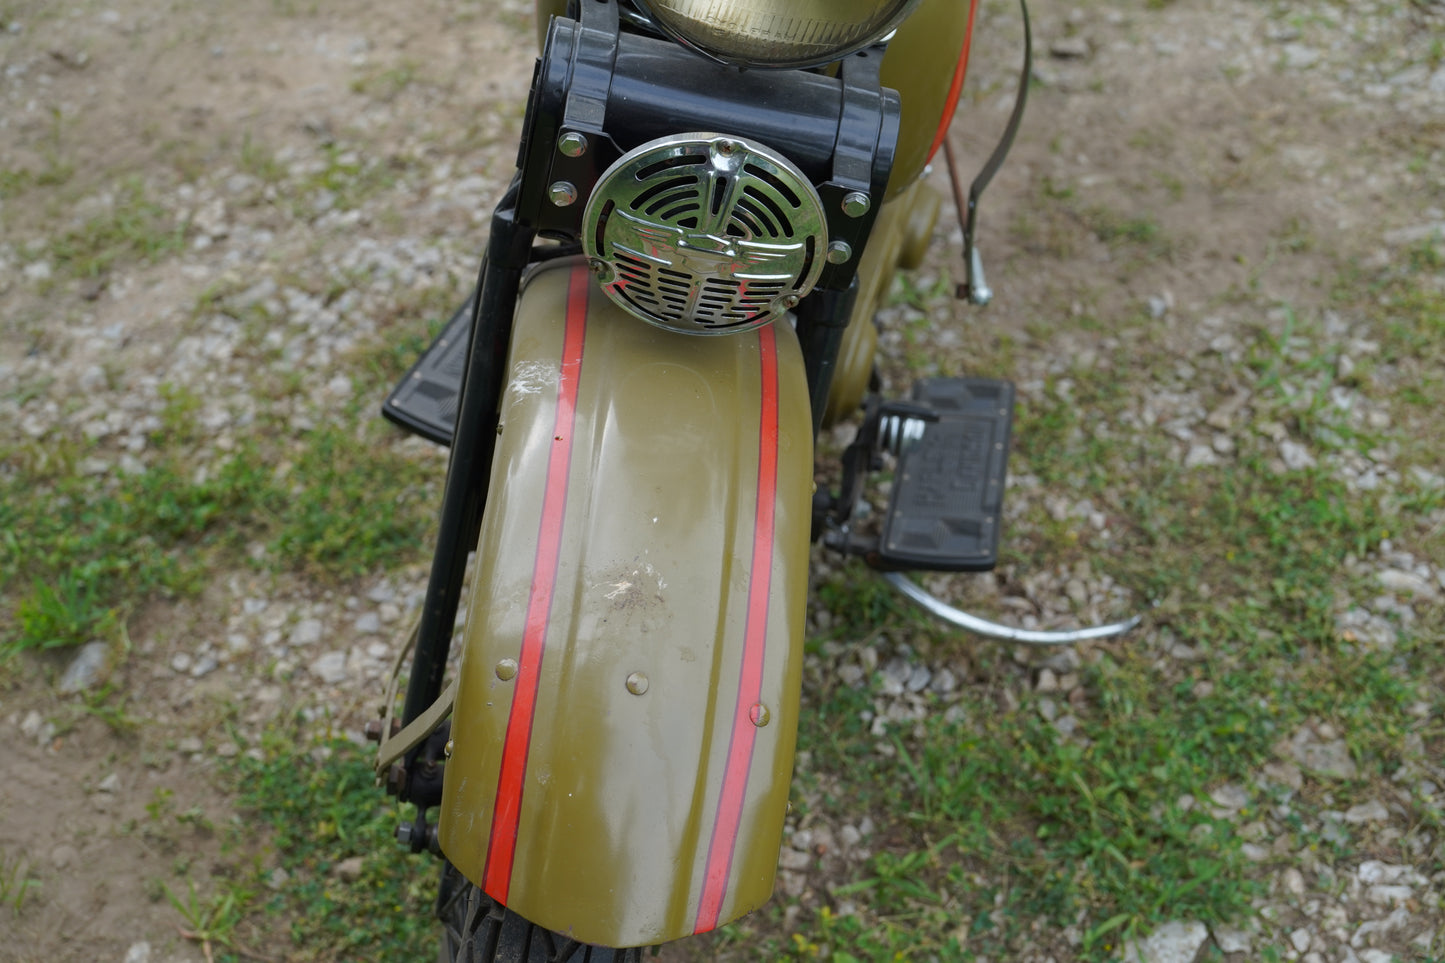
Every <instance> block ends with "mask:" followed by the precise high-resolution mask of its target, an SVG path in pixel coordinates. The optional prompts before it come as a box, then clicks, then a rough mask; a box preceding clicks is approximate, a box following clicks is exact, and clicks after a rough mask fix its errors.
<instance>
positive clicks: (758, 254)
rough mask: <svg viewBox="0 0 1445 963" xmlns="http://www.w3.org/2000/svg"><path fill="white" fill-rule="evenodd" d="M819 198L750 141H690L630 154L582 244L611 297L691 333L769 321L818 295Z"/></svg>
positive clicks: (587, 221)
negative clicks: (812, 293) (814, 292)
mask: <svg viewBox="0 0 1445 963" xmlns="http://www.w3.org/2000/svg"><path fill="white" fill-rule="evenodd" d="M825 225H826V221H825V219H824V215H823V205H822V202H821V201H820V200H819V199H818V194H817V191H815V190H814V189H813V185H812V184H811V183H809V181H808V179H807V178H806V177H805V176H804V175H803V173H802V172H801V171H799V170H798V169H797V167H795V166H794V165H793V164H792V163H791V162H790V161H788V160H787V158H785V157H783V156H781V155H780V154H777V153H775V152H773V151H771V150H769V149H768V148H765V147H762V146H760V145H757V144H753V143H749V142H747V141H744V140H742V139H740V138H736V137H727V136H722V135H716V134H682V135H678V136H674V137H664V138H660V139H658V140H655V141H652V142H650V143H647V144H643V145H642V146H641V147H638V148H636V149H635V150H632V151H629V152H628V153H627V154H624V155H623V156H622V157H621V158H620V159H619V160H618V161H617V163H615V164H613V165H612V166H611V167H610V168H608V170H607V171H606V173H604V174H603V175H602V177H601V178H600V179H599V180H598V182H597V187H596V189H595V190H594V191H593V192H592V197H591V199H590V200H589V201H588V203H587V211H586V214H585V217H584V228H583V237H582V242H583V246H584V249H585V250H586V252H587V255H588V256H589V257H590V258H591V259H592V265H593V270H594V271H595V272H596V273H597V276H598V279H599V280H600V281H601V283H602V288H603V290H604V291H606V292H607V295H608V297H610V298H611V299H612V300H613V301H615V302H617V304H619V305H621V306H622V307H623V308H624V309H625V310H627V311H628V312H630V313H632V314H635V315H636V316H637V317H639V318H642V319H643V320H644V321H650V322H651V323H653V324H657V325H660V326H662V327H665V328H670V329H673V330H677V331H685V332H688V333H690V334H731V333H734V332H738V331H746V330H749V329H751V328H755V327H758V326H759V325H763V324H766V323H768V322H769V321H771V320H773V319H774V318H776V317H778V316H779V315H780V314H782V313H784V312H785V311H787V310H788V309H789V308H791V307H792V306H793V305H795V304H797V303H798V299H800V298H802V297H803V296H804V295H806V294H807V293H808V292H809V291H811V290H812V289H813V285H814V284H816V283H817V281H818V276H819V274H821V273H822V270H823V262H824V255H825V253H826V251H827V231H826V227H825Z"/></svg>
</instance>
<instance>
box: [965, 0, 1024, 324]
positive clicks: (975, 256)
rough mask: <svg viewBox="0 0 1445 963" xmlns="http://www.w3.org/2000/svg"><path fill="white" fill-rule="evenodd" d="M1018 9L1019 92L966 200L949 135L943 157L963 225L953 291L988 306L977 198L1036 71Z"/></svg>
mask: <svg viewBox="0 0 1445 963" xmlns="http://www.w3.org/2000/svg"><path fill="white" fill-rule="evenodd" d="M1019 9H1020V10H1021V11H1023V18H1024V68H1023V73H1022V74H1021V75H1020V77H1019V90H1018V95H1017V96H1016V97H1015V98H1014V109H1013V113H1012V114H1011V115H1010V116H1009V120H1008V127H1006V128H1005V129H1004V132H1003V137H1002V139H1000V140H999V142H998V145H997V146H996V147H994V149H993V153H992V154H991V155H989V158H988V161H987V162H986V163H985V164H984V165H983V169H982V170H981V171H979V173H978V176H977V177H975V178H974V179H973V183H972V184H971V185H970V186H969V188H968V199H967V201H965V200H964V196H963V184H962V182H961V181H959V179H958V164H957V162H956V161H955V159H954V153H953V140H952V138H951V137H949V136H945V137H944V138H943V156H944V161H945V163H947V165H948V179H949V183H950V184H951V185H952V187H953V203H954V206H955V207H956V208H957V209H958V220H959V223H961V224H962V225H963V271H964V278H965V281H964V283H963V284H960V285H959V286H958V288H957V289H956V290H955V292H954V296H955V297H957V298H959V299H960V300H963V299H967V300H968V301H971V302H972V303H974V304H977V305H985V304H988V303H989V302H990V301H992V300H993V291H992V290H991V289H990V288H989V286H988V280H987V278H985V277H984V274H983V258H982V257H980V256H979V253H978V247H977V246H976V245H975V244H974V231H975V223H976V221H977V219H978V200H979V198H980V197H981V196H982V195H983V192H984V189H985V188H986V187H988V184H989V181H991V180H993V175H994V174H996V173H998V169H999V168H1000V167H1002V166H1003V162H1004V159H1005V158H1007V157H1008V153H1009V149H1010V148H1012V147H1013V143H1014V136H1015V135H1016V134H1017V133H1018V130H1019V125H1020V124H1021V123H1022V122H1023V119H1024V106H1025V104H1027V103H1028V99H1029V76H1030V74H1031V73H1032V72H1033V59H1034V57H1033V49H1034V42H1033V30H1032V28H1031V27H1030V25H1029V6H1028V2H1027V0H1019Z"/></svg>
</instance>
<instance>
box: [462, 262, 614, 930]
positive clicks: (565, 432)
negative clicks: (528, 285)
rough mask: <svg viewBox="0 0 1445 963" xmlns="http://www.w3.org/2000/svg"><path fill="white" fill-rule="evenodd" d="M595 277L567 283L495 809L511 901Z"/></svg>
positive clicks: (500, 891)
mask: <svg viewBox="0 0 1445 963" xmlns="http://www.w3.org/2000/svg"><path fill="white" fill-rule="evenodd" d="M591 283H592V278H591V274H590V273H589V272H588V271H587V268H586V267H585V266H578V267H574V268H573V269H572V276H571V278H570V279H569V282H568V287H567V324H566V331H565V333H564V334H563V337H562V370H561V377H560V378H559V379H558V385H557V420H556V423H555V424H554V425H553V429H552V439H553V441H552V450H551V452H550V453H549V454H548V456H547V482H546V485H547V487H546V490H545V493H544V494H543V496H542V521H541V525H540V527H539V533H538V536H537V561H536V564H535V567H534V568H533V570H532V592H531V595H530V597H529V598H528V600H527V621H526V624H525V626H524V628H523V630H522V652H521V656H520V657H519V658H518V659H517V675H516V691H515V692H514V693H513V695H512V710H511V714H510V715H509V716H508V717H507V735H506V739H505V741H504V742H503V744H502V767H501V772H500V774H499V776H498V777H497V801H496V805H495V806H494V807H493V810H492V832H491V836H490V842H489V843H488V850H487V868H486V876H485V878H484V886H483V888H484V889H485V890H486V893H487V895H488V896H490V897H492V898H493V899H495V900H497V901H499V902H501V903H503V904H505V903H506V902H507V893H508V890H509V889H510V888H511V885H512V863H513V860H514V858H515V856H516V853H517V823H518V820H519V819H520V817H521V811H522V790H523V787H524V784H525V780H526V774H527V750H528V748H529V747H530V746H531V742H532V721H533V718H534V717H535V715H536V712H537V687H538V683H539V682H540V681H541V676H542V650H543V649H544V648H545V646H546V642H547V627H548V625H549V624H550V621H551V614H552V594H553V590H554V589H555V587H556V585H557V564H558V559H559V558H560V556H561V552H562V522H563V520H564V519H565V518H566V514H567V475H568V471H569V469H570V468H571V465H572V434H573V431H574V430H575V428H576V421H577V384H578V381H579V379H580V377H581V374H582V343H583V340H584V338H585V335H586V330H587V295H588V292H589V291H590V290H591Z"/></svg>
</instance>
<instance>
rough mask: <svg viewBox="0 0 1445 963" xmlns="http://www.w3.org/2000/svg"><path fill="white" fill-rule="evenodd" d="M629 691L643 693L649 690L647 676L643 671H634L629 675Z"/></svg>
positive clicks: (635, 693) (637, 693) (634, 693)
mask: <svg viewBox="0 0 1445 963" xmlns="http://www.w3.org/2000/svg"><path fill="white" fill-rule="evenodd" d="M627 691H628V692H631V693H632V694H633V695H642V694H643V693H644V692H646V691H647V676H645V675H643V674H642V673H641V672H634V673H632V674H631V675H629V676H628V677H627Z"/></svg>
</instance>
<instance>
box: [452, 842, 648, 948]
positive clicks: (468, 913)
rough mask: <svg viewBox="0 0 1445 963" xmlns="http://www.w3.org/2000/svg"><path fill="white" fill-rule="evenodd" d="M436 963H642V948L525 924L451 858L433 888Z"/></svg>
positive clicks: (523, 920) (524, 921)
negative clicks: (438, 926) (438, 934)
mask: <svg viewBox="0 0 1445 963" xmlns="http://www.w3.org/2000/svg"><path fill="white" fill-rule="evenodd" d="M437 918H438V919H439V920H441V923H442V945H441V954H440V956H439V957H438V959H439V960H440V963H641V961H642V952H643V951H642V950H641V949H626V950H615V949H610V948H608V947H605V946H592V945H590V944H587V943H579V942H577V941H576V940H574V939H569V938H568V937H566V936H563V935H562V934H561V933H554V932H552V931H551V930H547V929H543V928H542V927H540V926H536V925H534V924H532V923H529V922H528V921H527V920H525V919H523V918H522V917H520V916H518V915H517V914H516V913H513V912H512V911H511V910H509V909H507V908H506V907H505V906H503V905H502V904H501V903H498V902H497V901H496V900H494V899H492V898H491V897H490V896H488V895H487V894H486V893H483V892H482V890H481V887H479V886H477V885H476V884H475V883H473V882H472V881H471V880H469V879H467V878H466V877H465V876H463V875H462V874H461V873H460V872H459V871H458V870H457V868H456V867H455V866H453V865H452V864H451V863H449V862H448V863H444V864H443V865H442V879H441V886H440V889H439V890H438V893H437Z"/></svg>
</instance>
